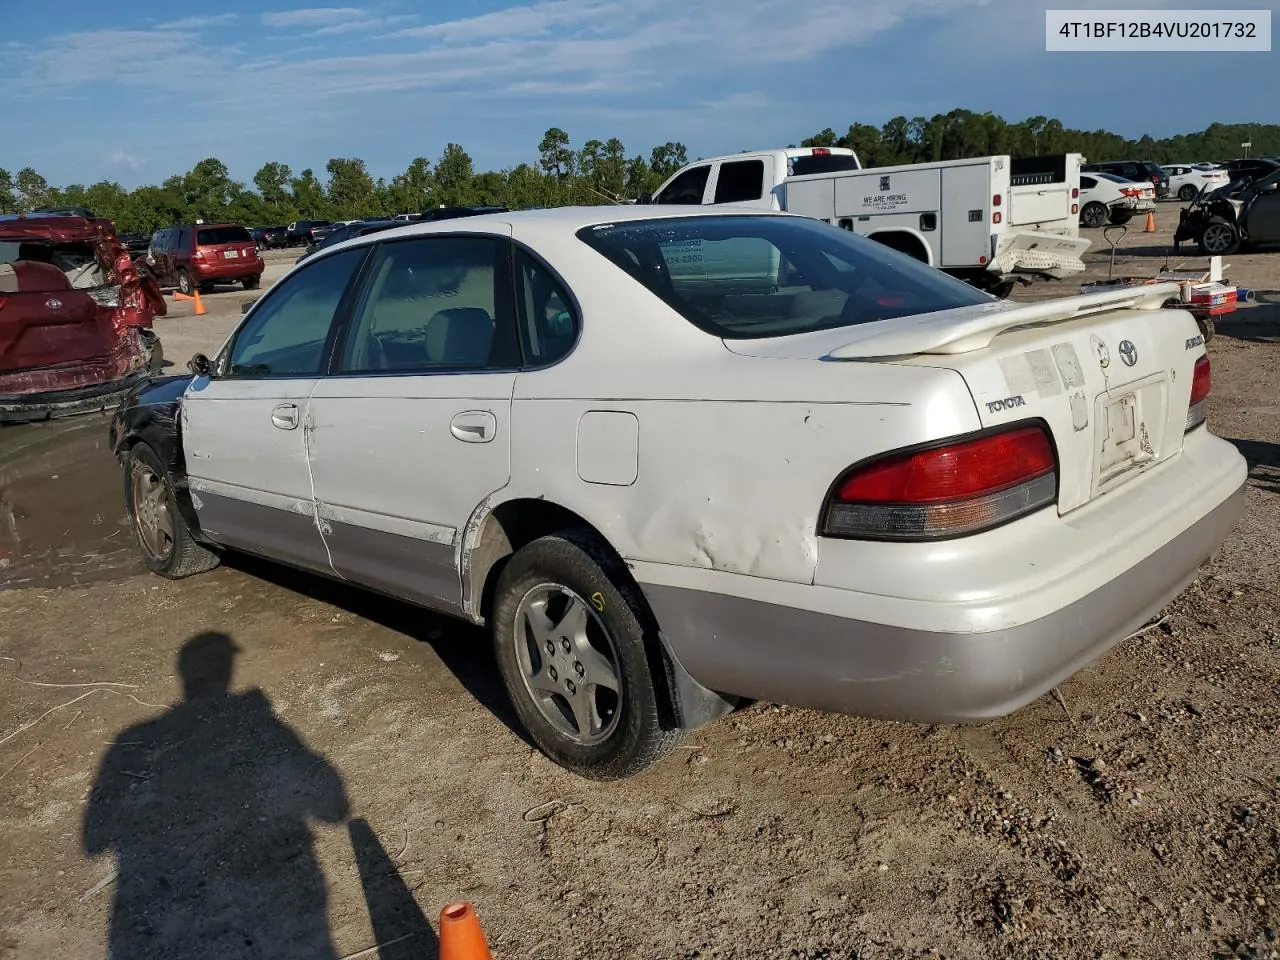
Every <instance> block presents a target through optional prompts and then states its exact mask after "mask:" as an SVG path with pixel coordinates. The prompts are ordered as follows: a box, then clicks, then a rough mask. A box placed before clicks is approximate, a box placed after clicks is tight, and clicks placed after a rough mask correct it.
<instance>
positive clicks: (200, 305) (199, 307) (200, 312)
mask: <svg viewBox="0 0 1280 960" xmlns="http://www.w3.org/2000/svg"><path fill="white" fill-rule="evenodd" d="M1148 223H1149V224H1150V229H1151V230H1154V229H1155V221H1154V220H1149V221H1148ZM195 299H196V316H197V317H203V316H204V315H205V314H206V313H208V312H209V311H208V310H206V309H205V308H204V301H203V300H201V299H200V291H199V290H197V291H196V297H195Z"/></svg>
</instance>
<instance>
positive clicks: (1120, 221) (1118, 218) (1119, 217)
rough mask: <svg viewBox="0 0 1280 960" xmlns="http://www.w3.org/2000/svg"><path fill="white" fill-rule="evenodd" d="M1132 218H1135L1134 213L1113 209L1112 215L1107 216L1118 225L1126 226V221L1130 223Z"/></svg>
mask: <svg viewBox="0 0 1280 960" xmlns="http://www.w3.org/2000/svg"><path fill="white" fill-rule="evenodd" d="M1132 219H1133V214H1132V213H1121V212H1119V211H1117V210H1112V211H1111V215H1110V216H1109V217H1107V220H1108V221H1109V222H1110V223H1112V224H1114V225H1115V226H1117V227H1122V226H1124V225H1125V224H1126V223H1128V222H1129V221H1130V220H1132Z"/></svg>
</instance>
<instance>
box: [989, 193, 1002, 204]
mask: <svg viewBox="0 0 1280 960" xmlns="http://www.w3.org/2000/svg"><path fill="white" fill-rule="evenodd" d="M991 205H992V206H993V207H998V206H1000V194H998V193H995V194H992V195H991Z"/></svg>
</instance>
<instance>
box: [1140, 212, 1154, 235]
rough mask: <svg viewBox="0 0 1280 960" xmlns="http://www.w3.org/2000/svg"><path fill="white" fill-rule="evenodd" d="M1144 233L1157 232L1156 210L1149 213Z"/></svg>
mask: <svg viewBox="0 0 1280 960" xmlns="http://www.w3.org/2000/svg"><path fill="white" fill-rule="evenodd" d="M1143 232H1144V233H1155V232H1156V212H1155V211H1154V210H1150V211H1148V212H1147V229H1146V230H1145V231H1143Z"/></svg>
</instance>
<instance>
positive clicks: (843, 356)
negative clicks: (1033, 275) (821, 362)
mask: <svg viewBox="0 0 1280 960" xmlns="http://www.w3.org/2000/svg"><path fill="white" fill-rule="evenodd" d="M1180 296H1181V287H1180V286H1179V285H1178V284H1176V283H1151V284H1144V285H1142V286H1139V287H1125V288H1123V289H1121V290H1108V291H1106V292H1104V293H1085V294H1081V295H1079V296H1074V297H1062V298H1060V299H1056V300H1043V301H1041V302H1039V303H1021V304H1010V303H1009V302H1007V301H1000V302H998V303H992V304H983V305H980V306H976V307H960V308H958V309H956V310H940V311H938V312H937V313H926V314H921V315H920V316H919V317H913V318H905V317H904V318H902V319H895V320H880V321H877V322H875V323H868V324H864V325H863V326H861V327H855V328H853V331H857V333H856V336H857V339H854V340H851V341H849V342H848V343H845V344H844V345H843V346H839V347H836V348H835V349H834V350H832V351H831V352H830V353H829V354H827V357H826V359H828V360H872V359H884V358H887V357H904V356H916V355H919V354H944V355H945V354H956V353H969V352H971V351H973V350H982V349H983V348H985V347H987V346H989V345H990V344H991V341H992V340H994V339H995V338H996V337H998V336H999V335H1000V334H1002V333H1004V332H1005V331H1007V330H1013V329H1016V328H1018V327H1032V326H1042V325H1045V324H1050V323H1064V322H1066V321H1068V320H1075V319H1077V318H1079V317H1087V316H1089V315H1090V314H1095V313H1106V312H1108V311H1111V310H1159V309H1160V308H1161V307H1163V306H1164V304H1165V303H1166V302H1168V301H1169V300H1177V299H1179V298H1180ZM853 331H850V332H853Z"/></svg>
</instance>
